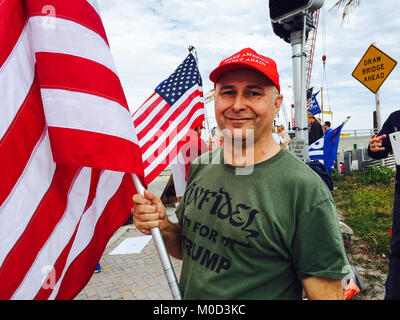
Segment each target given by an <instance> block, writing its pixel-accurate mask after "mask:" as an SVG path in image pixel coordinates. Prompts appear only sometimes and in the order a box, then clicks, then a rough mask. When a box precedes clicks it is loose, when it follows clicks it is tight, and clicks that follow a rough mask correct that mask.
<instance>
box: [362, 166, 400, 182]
mask: <svg viewBox="0 0 400 320" xmlns="http://www.w3.org/2000/svg"><path fill="white" fill-rule="evenodd" d="M395 178H396V171H394V170H393V169H392V168H388V167H381V166H371V167H370V169H369V170H368V171H366V172H363V173H361V174H360V175H358V176H357V181H358V182H360V183H362V184H367V185H368V184H389V183H391V182H392V181H393V179H395Z"/></svg>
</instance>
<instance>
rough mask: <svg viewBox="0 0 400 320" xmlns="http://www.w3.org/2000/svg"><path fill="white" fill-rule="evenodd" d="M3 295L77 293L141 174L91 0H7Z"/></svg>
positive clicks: (1, 126)
mask: <svg viewBox="0 0 400 320" xmlns="http://www.w3.org/2000/svg"><path fill="white" fill-rule="evenodd" d="M0 39H1V41H0V114H1V116H0V177H1V183H0V299H1V300H6V299H18V300H19V299H24V300H25V299H27V300H31V299H72V298H74V297H75V296H76V295H77V294H78V293H79V291H80V290H81V289H82V288H83V287H84V286H85V285H86V283H87V282H88V281H89V279H90V278H91V277H92V275H93V272H94V269H95V267H96V265H97V263H98V262H99V260H100V257H101V255H102V253H103V251H104V249H105V247H106V244H107V242H108V240H109V239H110V237H111V236H112V235H113V234H114V232H115V231H116V230H117V229H118V228H119V227H120V226H121V225H122V224H123V223H124V222H126V221H127V219H128V217H129V214H130V212H129V211H130V208H131V207H132V202H131V197H132V194H134V193H135V192H136V189H135V186H134V184H133V181H132V176H131V173H138V174H139V175H140V174H143V166H142V162H141V156H140V151H139V147H138V141H137V137H136V133H135V128H134V126H133V124H132V121H131V115H130V112H129V109H128V106H127V102H126V99H125V95H124V92H123V90H122V86H121V83H120V80H119V78H118V76H117V74H116V71H115V66H114V63H113V59H112V56H111V53H110V48H109V45H108V41H107V37H106V34H105V31H104V28H103V24H102V21H101V18H100V15H99V10H98V7H97V3H96V1H94V0H89V1H86V0H74V1H64V0H5V1H4V0H3V1H0Z"/></svg>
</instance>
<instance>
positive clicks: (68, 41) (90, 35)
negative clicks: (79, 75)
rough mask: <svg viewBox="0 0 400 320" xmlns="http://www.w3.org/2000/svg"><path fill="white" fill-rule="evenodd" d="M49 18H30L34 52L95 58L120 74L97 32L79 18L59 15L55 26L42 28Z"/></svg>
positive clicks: (30, 32) (106, 46) (29, 23)
mask: <svg viewBox="0 0 400 320" xmlns="http://www.w3.org/2000/svg"><path fill="white" fill-rule="evenodd" d="M68 3H69V2H68ZM46 19H47V18H46V17H43V16H34V17H31V18H29V20H28V32H29V38H30V41H31V43H32V46H33V50H34V51H35V52H53V53H64V54H70V55H73V56H78V57H81V58H85V59H88V60H93V61H96V62H97V63H100V64H102V65H104V66H106V67H107V68H109V69H110V70H112V71H113V72H114V73H115V74H117V72H116V68H115V64H114V61H113V59H112V56H111V52H110V48H109V47H108V45H107V43H105V42H104V39H103V38H102V37H100V36H99V35H98V34H97V33H95V32H94V31H92V30H90V29H88V28H85V27H84V26H82V25H80V24H78V23H76V22H73V21H69V20H64V19H59V18H56V26H57V28H56V29H51V28H43V24H45V23H46ZM88 43H90V45H87V44H88ZM82 48H85V50H82Z"/></svg>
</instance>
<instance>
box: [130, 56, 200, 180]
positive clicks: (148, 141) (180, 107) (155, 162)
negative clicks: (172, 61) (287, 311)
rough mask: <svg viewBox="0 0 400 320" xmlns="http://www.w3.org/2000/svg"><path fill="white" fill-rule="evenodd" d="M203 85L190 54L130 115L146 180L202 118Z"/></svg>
mask: <svg viewBox="0 0 400 320" xmlns="http://www.w3.org/2000/svg"><path fill="white" fill-rule="evenodd" d="M203 100H204V99H203V88H202V81H201V76H200V72H199V70H198V67H197V62H196V59H195V57H194V56H193V54H191V53H189V55H188V56H187V58H186V59H185V60H184V61H183V62H182V64H181V65H180V66H179V67H178V68H177V69H176V70H175V72H174V73H172V74H171V76H170V77H169V78H168V79H167V80H165V81H163V82H162V83H161V84H160V85H158V86H157V88H156V89H155V92H154V93H153V94H152V95H151V96H150V97H149V98H148V99H147V100H146V101H145V103H144V104H143V105H142V106H140V107H139V109H138V110H137V111H136V112H135V113H134V114H133V116H132V119H133V123H134V125H135V127H136V130H137V136H138V139H139V146H140V148H141V153H142V159H143V165H144V179H145V183H146V184H149V183H150V182H151V181H153V180H154V179H155V178H156V177H157V176H158V175H159V174H160V173H161V172H162V171H163V170H164V169H165V168H166V167H167V166H168V164H169V163H171V161H172V160H174V159H175V157H176V156H177V154H178V153H179V150H180V148H181V147H182V145H183V144H184V143H185V141H186V138H187V136H188V132H189V130H191V129H195V128H196V127H198V126H201V125H202V123H203V121H204V101H203Z"/></svg>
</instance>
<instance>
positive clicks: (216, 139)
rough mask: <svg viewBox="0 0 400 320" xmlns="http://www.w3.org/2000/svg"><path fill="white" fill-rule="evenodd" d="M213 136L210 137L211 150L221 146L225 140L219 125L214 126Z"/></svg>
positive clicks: (209, 146)
mask: <svg viewBox="0 0 400 320" xmlns="http://www.w3.org/2000/svg"><path fill="white" fill-rule="evenodd" d="M211 136H212V137H210V138H208V148H209V149H210V150H213V149H216V148H219V147H221V146H222V141H223V137H222V132H221V130H220V129H219V128H218V127H214V128H212V129H211Z"/></svg>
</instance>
